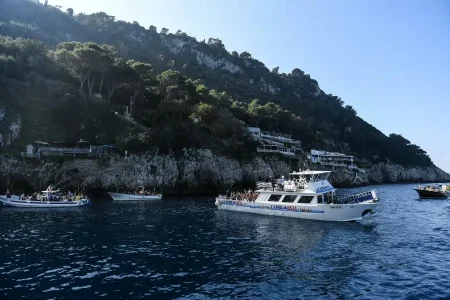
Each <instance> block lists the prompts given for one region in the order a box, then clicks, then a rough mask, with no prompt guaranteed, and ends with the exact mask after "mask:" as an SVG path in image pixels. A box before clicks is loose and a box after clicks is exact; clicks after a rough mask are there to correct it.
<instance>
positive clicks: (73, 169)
mask: <svg viewBox="0 0 450 300" xmlns="http://www.w3.org/2000/svg"><path fill="white" fill-rule="evenodd" d="M299 165H302V163H301V162H297V164H296V165H294V164H293V163H291V164H289V163H287V162H286V161H282V160H280V159H279V158H278V157H270V156H267V157H264V158H263V157H255V158H253V159H252V160H251V161H238V160H236V159H233V158H228V157H224V156H218V155H215V154H213V153H212V152H211V151H210V150H204V149H201V150H192V149H188V150H185V152H184V155H183V156H181V157H177V158H176V157H175V156H173V155H162V154H152V155H150V154H147V155H142V156H133V155H132V156H129V157H127V158H123V157H119V156H111V157H104V158H101V159H98V160H94V159H70V160H65V161H63V162H62V163H57V162H51V161H42V162H41V163H39V162H37V161H31V160H23V159H14V158H3V159H2V162H1V171H0V175H1V177H2V179H3V180H2V184H1V185H2V186H1V188H3V189H4V188H6V186H8V184H11V183H13V182H15V183H16V184H15V186H14V187H13V188H14V189H20V188H23V187H21V186H19V185H23V184H24V182H26V183H28V184H30V185H31V186H32V187H33V188H35V189H39V188H42V187H45V186H47V185H48V184H50V183H54V184H55V183H58V182H62V183H61V186H63V187H67V188H77V187H85V188H95V189H108V190H114V189H115V188H116V187H117V185H119V186H121V187H123V188H131V189H132V188H136V187H138V186H141V185H142V186H148V187H152V186H153V187H160V186H162V187H163V188H164V191H165V193H199V194H200V193H216V192H219V191H224V190H226V189H230V188H238V187H242V184H243V183H254V182H255V181H257V180H261V179H265V178H269V177H270V176H272V177H279V176H281V175H284V176H287V175H288V174H289V173H290V172H291V171H292V170H298V169H299V167H298V166H299ZM413 181H450V176H449V175H448V174H446V173H445V172H443V171H442V170H440V169H438V168H436V167H430V168H418V167H415V168H405V167H401V166H398V165H388V164H377V165H372V166H371V167H370V168H368V169H366V172H365V173H364V172H359V173H355V172H354V171H351V170H348V169H342V168H337V169H335V170H334V172H333V173H332V176H331V182H332V183H333V184H334V185H335V186H336V187H349V186H359V185H367V184H371V183H389V182H392V183H394V182H413Z"/></svg>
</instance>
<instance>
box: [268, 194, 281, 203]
mask: <svg viewBox="0 0 450 300" xmlns="http://www.w3.org/2000/svg"><path fill="white" fill-rule="evenodd" d="M280 198H281V195H270V197H269V200H268V201H271V202H278V201H279V200H280Z"/></svg>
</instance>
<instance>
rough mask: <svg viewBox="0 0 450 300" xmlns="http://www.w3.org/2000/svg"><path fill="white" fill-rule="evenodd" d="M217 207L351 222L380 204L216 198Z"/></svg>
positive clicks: (272, 214) (263, 213) (273, 214)
mask: <svg viewBox="0 0 450 300" xmlns="http://www.w3.org/2000/svg"><path fill="white" fill-rule="evenodd" d="M216 206H217V207H218V209H221V210H231V211H239V212H248V213H256V214H261V215H270V216H282V217H290V218H298V219H308V220H320V221H341V222H349V221H357V220H361V219H362V218H363V216H364V215H366V214H368V213H372V212H373V210H374V209H375V208H376V207H377V206H378V203H377V202H364V203H357V204H318V205H295V204H292V205H286V204H284V203H278V204H268V203H258V202H251V201H250V202H249V201H238V200H228V199H223V198H216Z"/></svg>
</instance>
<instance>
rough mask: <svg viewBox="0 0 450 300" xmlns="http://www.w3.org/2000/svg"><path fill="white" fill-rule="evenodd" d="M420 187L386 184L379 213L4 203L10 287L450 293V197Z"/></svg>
mask: <svg viewBox="0 0 450 300" xmlns="http://www.w3.org/2000/svg"><path fill="white" fill-rule="evenodd" d="M413 187H414V185H384V186H376V187H375V188H376V189H377V190H378V193H379V196H380V198H381V202H380V205H379V207H378V208H377V211H376V213H375V214H374V215H371V216H369V217H368V218H366V219H364V220H363V221H361V222H356V223H335V222H330V223H328V222H320V221H307V220H297V219H290V218H281V217H272V216H261V215H253V214H245V213H237V212H231V211H218V210H217V209H216V207H215V206H214V201H213V198H208V197H179V198H176V197H174V198H168V199H165V200H163V201H156V202H133V203H132V202H129V203H119V202H115V203H114V202H112V201H111V200H94V201H93V204H92V206H90V207H86V208H71V209H62V210H42V209H20V208H8V207H3V208H1V209H0V299H140V298H147V299H177V298H178V299H208V298H220V299H232V298H244V299H252V298H258V299H308V298H315V299H438V298H449V297H450V275H449V270H450V202H449V201H448V200H426V201H421V200H417V195H416V194H415V192H414V191H413V190H412V188H413ZM367 189H370V187H366V188H361V189H348V190H345V189H344V190H340V192H341V193H344V194H348V193H356V192H359V191H362V190H367Z"/></svg>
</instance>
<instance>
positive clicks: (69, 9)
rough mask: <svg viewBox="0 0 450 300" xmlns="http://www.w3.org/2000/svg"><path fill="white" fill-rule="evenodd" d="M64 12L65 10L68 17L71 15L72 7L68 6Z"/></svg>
mask: <svg viewBox="0 0 450 300" xmlns="http://www.w3.org/2000/svg"><path fill="white" fill-rule="evenodd" d="M66 12H67V14H68V15H69V16H70V17H73V8H70V7H69V8H68V9H67V10H66Z"/></svg>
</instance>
